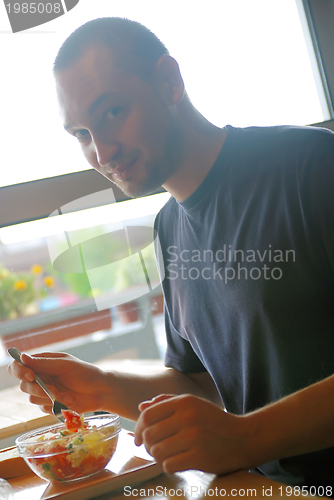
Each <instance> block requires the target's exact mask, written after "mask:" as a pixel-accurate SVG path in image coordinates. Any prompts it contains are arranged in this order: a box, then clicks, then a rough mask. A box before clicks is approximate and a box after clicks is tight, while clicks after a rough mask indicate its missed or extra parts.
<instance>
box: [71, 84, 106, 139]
mask: <svg viewBox="0 0 334 500" xmlns="http://www.w3.org/2000/svg"><path fill="white" fill-rule="evenodd" d="M114 95H116V92H111V91H110V92H104V93H103V94H101V95H99V97H97V98H96V99H95V101H94V102H93V103H92V104H91V105H90V107H89V108H88V114H89V115H91V114H93V113H94V111H95V110H96V109H97V108H98V107H99V106H100V104H102V103H103V102H104V101H106V100H107V99H109V97H112V96H114ZM71 128H73V125H71V124H67V125H65V126H64V129H65V130H66V131H68V130H69V129H71Z"/></svg>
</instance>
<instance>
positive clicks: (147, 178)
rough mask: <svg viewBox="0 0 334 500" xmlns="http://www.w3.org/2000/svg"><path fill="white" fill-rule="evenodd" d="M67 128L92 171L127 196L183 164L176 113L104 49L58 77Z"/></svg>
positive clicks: (163, 178)
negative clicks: (117, 187)
mask: <svg viewBox="0 0 334 500" xmlns="http://www.w3.org/2000/svg"><path fill="white" fill-rule="evenodd" d="M56 83H57V94H58V100H59V105H60V112H61V115H62V118H63V120H64V126H65V128H66V130H67V131H68V132H69V133H70V134H72V135H73V136H74V137H76V138H77V140H78V141H79V143H80V146H81V148H82V151H83V153H84V155H85V157H86V158H87V160H88V162H89V163H90V165H91V166H92V167H94V168H95V169H96V170H98V171H99V172H100V173H101V174H102V175H104V176H105V177H107V178H108V179H109V180H111V181H112V182H114V183H115V184H117V185H118V186H119V187H120V188H121V189H122V191H123V192H124V193H125V194H127V195H128V196H131V197H135V196H141V195H145V194H149V193H152V192H153V191H155V190H156V189H157V188H159V187H160V186H162V185H163V184H164V182H165V181H167V179H169V178H170V176H171V175H172V174H173V173H174V172H176V171H177V170H178V168H179V166H180V164H181V162H182V140H181V134H180V131H179V126H178V120H177V118H176V114H175V113H174V112H173V111H172V109H171V107H170V106H169V105H168V104H166V102H165V101H164V99H163V98H162V97H161V95H160V94H159V86H158V85H156V86H155V87H154V86H153V84H152V85H151V84H149V83H146V82H144V81H143V80H141V79H140V77H139V76H137V75H135V74H132V73H129V72H128V71H126V70H124V69H122V68H121V67H120V66H119V65H118V64H117V62H116V59H115V58H114V57H113V56H112V54H111V53H110V51H108V50H107V49H106V48H105V47H103V46H98V47H92V48H90V49H89V50H88V51H87V52H86V53H85V55H84V56H83V57H82V58H81V59H80V60H79V61H78V62H77V63H75V64H74V65H73V66H72V67H70V68H69V69H67V70H65V71H63V72H60V73H58V74H57V75H56Z"/></svg>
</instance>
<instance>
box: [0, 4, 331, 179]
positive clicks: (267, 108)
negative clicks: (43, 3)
mask: <svg viewBox="0 0 334 500" xmlns="http://www.w3.org/2000/svg"><path fill="white" fill-rule="evenodd" d="M104 16H121V17H127V18H130V19H133V20H137V21H139V22H141V23H143V24H145V25H146V26H147V27H148V28H150V29H151V30H152V31H154V32H155V33H156V34H157V35H158V36H159V37H160V38H161V40H162V41H163V42H164V43H165V44H166V45H167V47H168V48H169V50H170V53H171V55H172V56H174V57H175V58H176V59H177V60H178V62H179V64H180V67H181V72H182V74H183V77H184V80H185V84H186V88H187V91H188V94H189V96H190V98H191V100H192V101H193V103H194V105H195V106H196V107H197V108H198V109H199V111H200V112H201V113H202V114H203V115H205V116H206V117H207V118H208V119H209V120H211V121H212V122H213V123H215V124H216V125H218V126H225V125H226V124H231V125H234V126H241V127H244V126H251V125H259V126H264V125H279V124H295V125H306V124H311V123H316V122H321V121H323V120H324V119H326V118H327V117H324V114H323V112H322V109H321V105H320V101H319V97H318V94H317V89H316V85H315V80H314V77H313V73H312V69H311V64H310V60H309V56H308V52H307V48H306V44H305V40H304V35H303V31H302V27H301V23H300V19H299V15H298V10H297V7H296V4H295V2H294V1H293V0H280V1H279V2H274V1H271V2H269V1H268V0H253V1H252V2H250V1H249V0H234V1H231V0H207V1H206V2H194V1H193V0H181V1H180V0H168V2H167V1H164V0H159V1H157V0H141V1H140V2H139V1H138V0H122V1H121V2H109V1H102V0H98V1H95V2H92V1H91V0H80V2H79V3H78V5H77V6H76V7H75V8H73V9H72V10H71V11H70V12H69V13H68V14H66V15H64V16H61V17H59V18H57V19H55V20H54V21H51V22H49V23H47V24H45V25H42V26H39V27H37V28H35V29H31V30H27V31H25V32H20V33H16V34H12V33H11V31H10V28H9V23H8V21H7V17H6V12H5V7H4V4H3V3H2V2H1V4H0V52H1V73H2V75H3V77H2V78H1V82H0V90H1V95H2V96H3V99H2V104H1V125H0V127H1V138H2V155H1V162H2V169H1V178H0V186H6V185H10V184H15V183H18V182H27V181H31V180H36V179H39V178H45V177H52V176H55V175H60V174H66V173H70V172H75V171H80V170H85V169H87V168H89V167H88V165H87V163H86V162H85V160H84V158H83V157H82V154H81V152H80V148H79V146H78V144H77V143H76V141H75V139H73V138H71V137H70V136H68V135H67V134H66V133H65V132H64V131H63V128H62V124H61V122H60V118H59V116H58V110H57V103H56V98H55V90H54V82H53V77H52V71H51V68H52V64H53V60H54V57H55V55H56V53H57V50H58V48H59V47H60V45H61V43H62V42H63V41H64V39H65V38H66V37H67V36H68V35H69V34H70V33H71V32H72V31H73V30H74V29H75V28H77V27H78V26H79V25H81V24H83V23H84V22H86V21H88V20H90V19H94V18H96V17H104Z"/></svg>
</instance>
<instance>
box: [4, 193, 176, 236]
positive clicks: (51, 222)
mask: <svg viewBox="0 0 334 500" xmlns="http://www.w3.org/2000/svg"><path fill="white" fill-rule="evenodd" d="M169 198H170V194H169V193H160V194H155V195H152V196H145V197H143V198H136V199H134V200H128V201H122V202H118V203H112V204H110V205H104V206H102V207H96V208H90V209H87V210H82V211H80V212H73V213H69V214H63V215H60V216H59V217H48V218H47V219H40V220H35V221H31V222H24V223H22V224H16V225H15V226H8V227H4V228H2V229H0V242H1V243H2V244H3V245H12V244H15V243H26V242H28V241H30V240H37V239H39V238H45V237H47V236H52V235H54V234H59V233H62V232H63V231H77V230H79V229H83V228H89V227H95V226H97V225H103V224H113V223H115V222H123V221H124V222H125V221H128V220H133V219H134V217H136V218H141V217H147V216H149V215H155V214H157V213H158V211H159V210H160V209H161V208H162V207H163V205H164V204H165V203H166V202H167V201H168V199H169Z"/></svg>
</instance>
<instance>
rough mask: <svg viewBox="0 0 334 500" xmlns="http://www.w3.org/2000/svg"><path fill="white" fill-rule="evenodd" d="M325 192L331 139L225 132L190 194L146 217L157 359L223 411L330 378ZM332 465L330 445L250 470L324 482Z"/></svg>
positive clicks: (329, 212)
mask: <svg viewBox="0 0 334 500" xmlns="http://www.w3.org/2000/svg"><path fill="white" fill-rule="evenodd" d="M333 194H334V134H333V133H332V132H330V131H328V130H324V129H316V128H313V127H265V128H261V127H250V128H246V129H238V128H233V127H231V126H228V127H227V137H226V140H225V143H224V145H223V147H222V150H221V152H220V153H219V156H218V158H217V160H216V162H215V164H214V165H213V167H212V169H211V170H210V172H209V174H208V175H207V177H206V178H205V179H204V181H203V183H202V184H201V185H200V187H199V188H198V189H197V190H196V191H195V192H194V193H193V194H192V195H191V196H190V197H189V198H188V199H186V200H185V201H184V202H182V203H178V202H177V201H176V200H175V199H174V198H171V199H170V200H169V202H168V203H167V204H166V205H165V206H164V207H163V209H162V210H161V212H160V213H159V214H158V216H157V218H156V223H155V228H156V230H157V231H158V235H159V239H160V243H161V245H162V253H163V260H164V263H163V265H164V271H165V279H164V281H163V290H164V295H165V305H166V307H165V309H166V332H167V341H168V347H167V352H166V359H165V364H166V366H169V367H173V368H175V369H177V370H180V371H181V372H184V373H199V372H203V371H207V372H208V373H209V374H210V375H211V377H212V379H213V380H214V382H215V384H216V386H217V388H218V391H219V393H220V395H221V397H222V400H223V402H224V405H225V407H226V409H227V411H229V412H231V413H235V414H244V413H246V412H250V411H253V410H255V409H257V408H261V407H263V406H264V405H266V404H268V403H270V402H273V401H276V400H278V399H280V398H282V397H284V396H286V395H288V394H290V393H293V392H295V391H298V390H299V389H301V388H303V387H306V386H308V385H310V384H313V383H315V382H317V381H319V380H321V379H323V378H325V377H327V376H329V375H332V374H333V373H334V195H333ZM310 404H312V402H311V401H310ZM330 462H332V463H333V462H334V449H332V448H329V449H327V450H325V451H322V452H319V453H311V454H308V455H304V456H300V457H293V458H289V459H284V460H281V461H280V462H278V461H277V462H273V463H270V464H265V465H264V466H263V467H261V468H260V469H261V470H262V472H264V473H265V474H267V475H268V476H270V477H272V478H274V479H277V480H281V481H285V482H287V483H291V484H311V485H313V484H315V481H318V484H322V485H325V484H324V482H326V481H327V484H331V483H330V482H329V481H330V480H331V481H332V482H334V481H333V479H331V478H332V476H333V468H332V465H330Z"/></svg>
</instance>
